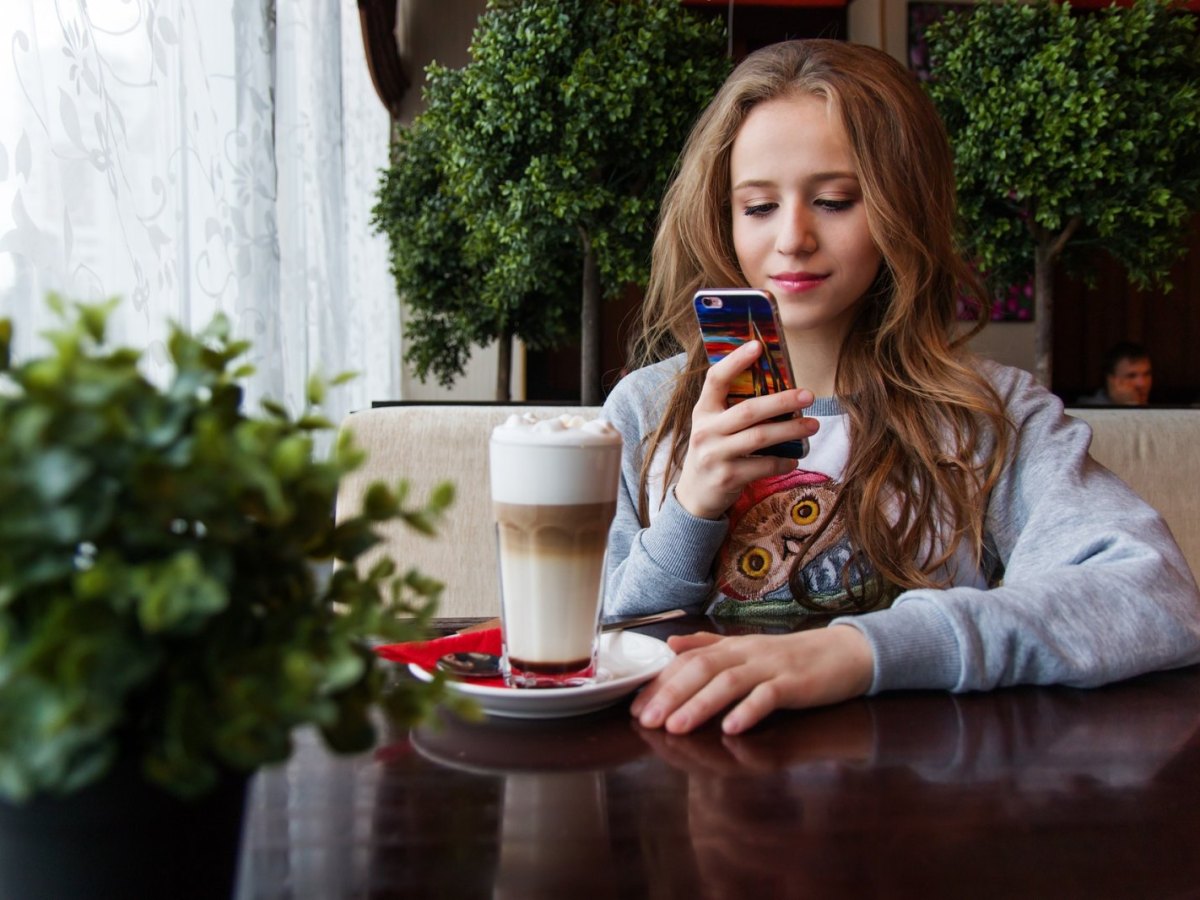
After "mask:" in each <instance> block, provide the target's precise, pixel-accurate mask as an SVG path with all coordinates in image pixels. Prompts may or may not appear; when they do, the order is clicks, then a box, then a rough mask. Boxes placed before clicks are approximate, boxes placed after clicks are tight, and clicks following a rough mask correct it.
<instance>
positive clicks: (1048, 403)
mask: <svg viewBox="0 0 1200 900" xmlns="http://www.w3.org/2000/svg"><path fill="white" fill-rule="evenodd" d="M682 362H683V357H682V356H678V357H674V358H672V359H670V360H666V361H664V362H661V363H658V364H656V365H653V366H649V367H647V368H644V369H640V370H638V371H636V372H633V373H631V374H630V375H628V376H626V377H625V378H623V379H622V380H621V381H620V382H619V383H618V384H617V386H616V388H615V389H614V390H613V392H612V394H611V395H610V396H609V398H608V401H607V402H606V404H605V407H604V415H605V417H606V418H608V419H609V420H610V421H611V422H612V423H613V424H614V425H615V426H616V427H617V428H618V429H619V430H620V432H621V434H622V436H623V438H624V441H625V448H624V459H623V462H622V472H621V488H620V493H619V495H618V503H617V514H616V519H615V521H614V522H613V527H612V531H611V538H610V546H609V562H608V573H607V586H606V598H605V614H606V615H621V616H627V615H633V614H638V613H645V612H653V611H657V610H664V609H671V608H674V607H681V608H684V609H688V610H690V611H693V612H709V613H711V614H713V615H718V616H721V615H729V614H733V615H736V614H737V613H738V611H739V610H740V609H742V608H743V605H744V608H747V609H752V608H761V609H764V610H766V611H768V612H771V613H774V614H779V613H780V612H782V613H784V614H788V613H793V614H796V615H804V614H806V613H807V612H809V611H814V610H820V609H822V608H824V607H825V606H826V605H827V606H828V608H829V609H832V610H836V609H837V608H838V604H839V603H840V602H841V601H842V600H843V599H844V597H842V596H839V595H837V593H836V591H832V592H831V591H826V590H824V589H823V585H824V584H825V582H827V581H828V579H827V578H824V577H823V576H822V574H821V573H822V572H826V573H828V572H829V571H830V570H832V569H833V568H835V567H836V566H837V565H838V563H839V561H841V560H844V559H845V553H846V552H847V548H848V545H847V544H846V542H845V540H844V536H841V535H834V536H832V538H831V537H830V535H828V534H824V535H823V536H822V540H823V543H821V545H820V546H819V547H816V548H813V547H808V548H807V549H804V550H803V552H805V553H807V554H808V556H806V557H805V559H804V560H802V563H803V565H800V566H797V565H795V564H794V563H793V564H791V565H790V566H788V568H789V571H791V572H792V573H793V574H792V575H791V577H790V579H784V580H783V581H781V578H784V576H782V575H778V576H777V575H776V574H775V573H776V572H777V571H782V568H783V566H782V565H781V564H780V565H774V564H773V563H772V561H774V562H776V563H777V562H778V559H779V558H781V557H783V556H785V555H787V554H788V553H791V552H799V551H797V550H796V544H795V543H793V544H786V545H785V544H784V543H782V542H776V544H775V545H774V546H772V545H771V544H770V542H769V540H766V539H765V538H766V537H768V536H766V535H764V534H763V528H764V525H763V521H766V520H765V519H763V517H762V516H759V515H757V510H755V509H754V508H753V507H752V506H751V507H750V508H746V507H747V506H749V504H741V506H740V507H739V506H736V505H735V508H734V509H731V510H730V513H729V514H727V515H726V516H724V517H722V518H721V519H717V520H709V519H700V518H697V517H695V516H692V515H690V514H689V513H688V512H686V511H685V510H684V509H683V507H682V506H680V504H679V503H678V502H677V501H676V500H675V496H674V492H673V490H671V488H670V486H667V487H666V490H665V492H664V488H663V483H662V477H661V473H662V471H663V460H662V459H656V460H655V462H654V464H653V465H652V466H651V484H650V505H651V513H650V525H649V527H646V528H643V527H642V526H641V524H640V522H639V520H638V514H637V493H638V477H639V471H640V465H641V460H642V449H643V448H642V444H643V441H644V439H645V438H646V436H647V435H648V434H650V433H651V432H652V430H653V429H654V427H655V426H656V424H657V422H658V419H659V417H660V416H661V412H662V409H663V408H664V407H665V405H666V402H667V399H668V398H669V396H670V394H671V391H672V389H673V387H674V378H675V376H676V374H677V373H678V372H679V370H680V367H681V365H682ZM979 365H980V367H981V370H982V371H983V372H984V374H985V375H986V376H987V377H988V378H989V379H990V380H991V382H992V384H993V385H994V386H995V388H996V390H997V392H998V393H999V395H1000V398H1001V400H1002V401H1003V402H1004V403H1005V406H1006V409H1007V413H1008V416H1009V419H1010V420H1011V421H1012V423H1013V426H1014V429H1015V432H1014V439H1013V440H1012V441H1011V443H1010V449H1009V456H1008V459H1007V462H1006V464H1005V467H1004V471H1003V474H1002V475H1001V477H1000V480H999V482H998V483H997V485H996V487H995V489H994V490H993V491H992V494H991V496H990V497H989V498H988V506H987V515H986V520H985V528H986V546H987V549H988V555H989V556H991V555H994V557H995V561H997V562H998V563H999V569H998V571H1002V574H1003V577H1002V580H997V579H996V578H995V577H994V575H995V573H994V572H990V571H984V570H981V569H980V568H979V567H976V566H973V565H970V564H965V563H964V560H966V556H965V555H964V554H960V555H959V557H958V558H957V559H956V560H952V561H951V563H950V564H949V566H948V567H947V568H946V569H945V570H944V571H943V572H942V573H941V574H943V575H945V576H946V577H947V578H949V583H950V585H951V586H950V587H949V588H947V589H944V590H930V589H918V590H910V591H905V592H903V593H900V594H899V595H897V596H896V597H895V598H894V600H892V601H891V603H890V605H887V606H885V608H879V609H875V610H874V611H872V612H866V613H861V614H858V615H852V616H843V617H840V618H835V619H834V620H833V621H834V622H835V623H839V624H846V625H851V626H853V627H855V628H857V629H859V631H860V632H862V634H863V635H864V636H865V637H866V638H867V640H868V641H869V642H870V644H871V647H872V650H873V651H874V657H875V675H874V681H873V684H872V687H871V692H872V693H876V692H879V691H884V690H894V689H899V688H942V689H948V690H954V691H968V690H982V689H988V688H992V687H998V686H1002V685H1012V684H1022V683H1032V684H1056V683H1058V684H1068V685H1074V686H1079V687H1084V686H1093V685H1098V684H1104V683H1106V682H1110V681H1116V680H1119V679H1123V678H1128V677H1131V676H1133V675H1137V674H1140V673H1143V672H1148V671H1154V670H1158V669H1168V668H1175V667H1178V666H1184V665H1190V664H1194V663H1197V662H1200V592H1198V591H1197V587H1196V582H1195V579H1194V578H1193V576H1192V573H1191V572H1190V570H1189V569H1188V566H1187V563H1186V561H1185V560H1184V558H1183V554H1182V553H1181V552H1180V550H1179V547H1178V546H1177V545H1176V543H1175V540H1174V538H1172V537H1171V533H1170V531H1169V530H1168V528H1167V526H1166V524H1165V523H1164V522H1163V520H1162V518H1161V517H1160V516H1159V515H1158V513H1157V512H1155V510H1154V509H1152V508H1151V507H1150V506H1148V505H1147V504H1146V503H1145V502H1144V501H1143V500H1141V499H1140V498H1139V497H1138V496H1137V494H1135V493H1134V492H1133V491H1132V490H1131V489H1130V488H1129V487H1128V486H1126V485H1125V484H1124V483H1123V482H1122V481H1121V480H1120V479H1119V478H1117V477H1116V476H1115V475H1113V474H1112V473H1111V472H1109V471H1108V470H1107V469H1105V468H1104V467H1103V466H1101V465H1100V464H1099V463H1097V462H1096V461H1095V460H1094V459H1092V457H1091V456H1090V455H1089V453H1088V447H1089V445H1090V443H1091V429H1090V428H1089V426H1088V425H1087V424H1086V423H1085V422H1082V421H1080V420H1078V419H1073V418H1071V417H1069V416H1067V415H1065V414H1064V413H1063V406H1062V403H1061V402H1060V401H1059V400H1058V398H1056V397H1055V396H1054V395H1052V394H1050V393H1049V392H1048V391H1046V390H1045V389H1043V388H1041V387H1040V386H1038V385H1037V384H1036V383H1035V382H1034V380H1033V378H1032V377H1031V376H1030V375H1029V374H1028V373H1027V372H1024V371H1022V370H1020V369H1013V368H1008V367H1004V366H1000V365H996V364H994V363H990V362H986V361H980V363H979ZM806 414H807V415H813V416H816V417H817V418H818V419H820V420H821V430H820V431H819V432H818V433H817V434H816V435H815V436H814V437H813V438H812V439H811V443H812V452H811V454H810V456H809V457H808V458H807V459H805V460H803V461H802V462H801V464H800V465H801V467H803V469H804V471H805V473H808V474H804V475H797V476H796V478H793V479H792V480H791V482H790V484H789V486H788V488H787V489H788V490H789V491H791V492H792V494H791V495H789V497H790V498H791V500H789V502H791V501H792V500H795V498H797V497H799V498H800V499H799V501H797V502H792V506H791V516H792V518H791V521H790V523H789V526H790V527H799V526H797V525H795V523H806V522H807V521H808V519H809V518H814V516H811V515H810V513H813V512H814V511H815V510H817V508H818V507H820V506H821V505H822V503H823V502H825V504H826V505H829V502H830V501H829V498H830V497H832V496H833V495H832V494H830V488H831V487H832V488H833V489H836V486H837V482H838V477H839V475H840V472H841V468H842V467H843V466H844V461H845V460H844V457H845V454H846V453H848V452H849V450H848V444H847V441H846V438H845V421H844V415H843V414H842V410H841V408H840V405H839V404H838V402H837V401H836V399H833V398H821V399H818V400H817V402H816V403H815V404H814V405H813V406H812V407H811V408H810V409H809V410H808V411H807V412H806ZM985 452H986V448H985ZM839 456H841V459H840V460H839ZM785 477H790V476H785ZM804 491H807V492H809V493H806V494H804V495H803V496H801V495H800V494H799V493H797V492H804ZM760 494H761V495H762V496H761V498H754V499H761V501H762V507H763V508H766V507H767V506H769V505H770V503H771V502H773V499H774V495H771V493H770V491H769V490H764V491H760ZM784 514H785V511H780V515H784ZM885 514H886V513H885ZM756 516H757V518H756ZM731 520H732V525H731ZM755 522H756V523H757V524H747V523H755ZM756 528H757V530H758V534H757V535H753V534H752V535H751V536H750V538H749V539H743V537H742V536H741V532H746V531H747V530H749V531H751V532H753V531H754V529H756ZM827 538H828V539H827ZM838 538H840V540H839V539H838ZM813 543H814V544H815V543H817V542H816V541H815V539H814V542H813ZM752 546H753V547H754V548H755V549H754V550H753V551H750V550H749V549H748V548H751V547H752ZM839 548H840V549H839ZM739 554H740V555H739ZM764 560H765V561H766V562H763V561H764ZM760 565H761V571H760V570H759V569H758V568H756V567H757V566H760ZM739 573H740V574H739ZM795 573H801V574H795ZM740 576H748V577H740ZM748 578H752V579H754V582H753V584H751V582H750V580H748ZM868 580H869V579H868ZM797 597H799V598H801V600H800V602H799V603H797V602H796V599H795V598H797ZM887 599H888V598H881V599H880V603H881V604H885V603H886V602H887Z"/></svg>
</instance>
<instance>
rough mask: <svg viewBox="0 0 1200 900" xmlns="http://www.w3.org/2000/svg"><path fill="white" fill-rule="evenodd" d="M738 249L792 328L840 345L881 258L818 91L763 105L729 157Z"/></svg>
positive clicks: (847, 155)
mask: <svg viewBox="0 0 1200 900" xmlns="http://www.w3.org/2000/svg"><path fill="white" fill-rule="evenodd" d="M730 181H731V186H730V188H731V199H732V215H733V247H734V251H735V252H736V254H737V259H738V264H739V265H740V266H741V269H742V274H743V275H745V276H746V280H747V282H748V283H749V284H750V286H751V287H756V288H763V289H766V290H768V291H770V292H771V293H772V294H774V295H775V299H776V300H778V301H779V312H780V318H781V320H782V325H783V327H784V330H785V331H788V332H792V333H797V332H801V331H808V332H815V334H814V335H813V336H815V337H828V338H829V340H831V341H834V342H837V343H838V344H840V342H841V340H842V338H843V337H845V335H846V332H847V330H848V329H849V327H850V323H851V322H852V321H853V317H854V309H855V306H856V305H857V304H858V301H859V300H860V299H861V298H862V296H863V294H864V293H866V291H867V289H868V288H869V287H870V286H871V283H872V282H873V281H874V280H875V275H876V273H877V272H878V270H879V265H880V261H881V259H882V256H881V254H880V252H879V250H878V248H877V247H876V246H875V242H874V241H873V240H872V239H871V234H870V231H869V229H868V228H867V212H866V207H865V206H864V205H863V197H862V189H861V187H860V185H859V182H858V177H857V175H856V174H855V165H854V157H853V156H852V155H851V152H850V144H849V141H848V140H847V139H846V133H845V130H844V129H843V128H842V125H841V122H840V121H838V119H837V117H836V116H834V115H833V114H832V111H831V110H830V108H829V105H828V103H827V102H826V101H825V100H824V99H823V98H820V97H816V96H814V95H812V94H803V95H796V96H792V97H786V98H779V99H776V100H769V101H766V102H764V103H760V104H759V105H758V106H756V107H755V108H754V109H753V110H751V112H750V114H749V115H748V116H747V117H746V120H745V121H744V122H743V123H742V127H741V130H740V131H739V132H738V134H737V137H736V138H735V139H734V142H733V150H732V154H731V157H730Z"/></svg>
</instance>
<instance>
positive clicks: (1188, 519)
mask: <svg viewBox="0 0 1200 900" xmlns="http://www.w3.org/2000/svg"><path fill="white" fill-rule="evenodd" d="M1067 412H1068V413H1069V414H1070V415H1072V416H1075V417H1077V418H1080V419H1083V420H1084V421H1086V422H1087V423H1088V424H1089V425H1091V426H1092V456H1093V457H1095V458H1096V460H1097V461H1098V462H1099V463H1101V464H1102V465H1104V466H1106V467H1107V468H1109V469H1111V470H1112V471H1113V472H1115V473H1116V474H1117V475H1119V476H1120V477H1121V478H1122V479H1123V480H1124V481H1125V483H1126V484H1128V485H1129V486H1130V487H1131V488H1133V489H1134V490H1135V491H1137V493H1138V495H1139V496H1140V497H1141V498H1142V499H1143V500H1145V501H1146V502H1147V503H1149V504H1150V505H1151V506H1153V507H1154V508H1155V509H1157V510H1158V511H1159V512H1160V513H1161V514H1162V517H1163V518H1164V519H1165V520H1166V522H1167V525H1168V526H1169V527H1170V529H1171V533H1172V534H1173V535H1175V540H1176V541H1177V542H1178V543H1179V547H1180V549H1181V550H1183V555H1184V556H1185V557H1187V561H1188V565H1189V566H1190V567H1191V570H1192V574H1193V575H1196V574H1197V573H1200V453H1198V452H1197V448H1198V446H1200V409H1135V408H1130V409H1108V408H1105V409H1095V408H1087V407H1081V408H1078V409H1068V410H1067Z"/></svg>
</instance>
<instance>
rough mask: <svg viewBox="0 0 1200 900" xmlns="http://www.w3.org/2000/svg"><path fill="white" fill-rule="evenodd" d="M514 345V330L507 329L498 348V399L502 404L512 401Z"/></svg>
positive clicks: (501, 336)
mask: <svg viewBox="0 0 1200 900" xmlns="http://www.w3.org/2000/svg"><path fill="white" fill-rule="evenodd" d="M512 345H513V335H512V329H511V328H505V329H504V331H503V333H502V334H501V335H500V341H499V343H498V344H497V346H496V350H497V353H496V399H497V400H499V401H500V402H501V403H508V402H510V401H511V400H512Z"/></svg>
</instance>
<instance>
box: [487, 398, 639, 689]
mask: <svg viewBox="0 0 1200 900" xmlns="http://www.w3.org/2000/svg"><path fill="white" fill-rule="evenodd" d="M489 459H490V464H491V485H492V509H493V513H494V516H495V520H496V536H497V548H498V553H499V561H500V601H501V603H500V618H501V623H502V634H503V643H504V660H505V669H506V677H507V678H508V680H509V683H510V684H512V685H514V686H517V687H561V686H571V685H579V684H587V683H589V682H591V681H592V680H593V679H594V677H595V668H596V651H597V646H598V635H599V621H600V608H601V604H602V601H603V593H604V554H605V551H606V549H607V547H608V529H609V526H610V525H611V524H612V520H613V514H614V513H615V511H616V497H617V483H618V480H619V478H620V468H621V436H620V434H619V433H618V432H617V430H616V429H615V428H613V426H612V425H610V424H609V423H608V422H605V421H603V420H600V419H590V420H589V419H583V418H581V417H579V416H561V417H559V418H556V419H536V418H534V417H532V416H516V415H514V416H510V417H509V419H508V421H507V422H505V423H504V424H503V425H500V426H498V427H497V428H496V429H495V430H494V431H493V432H492V440H491V446H490V453H489Z"/></svg>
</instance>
